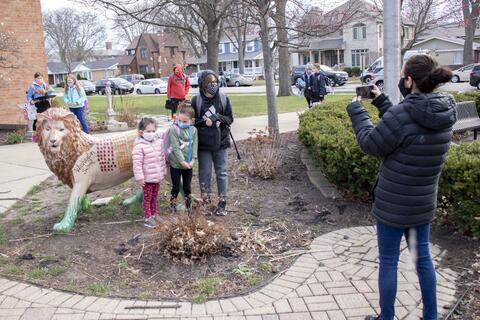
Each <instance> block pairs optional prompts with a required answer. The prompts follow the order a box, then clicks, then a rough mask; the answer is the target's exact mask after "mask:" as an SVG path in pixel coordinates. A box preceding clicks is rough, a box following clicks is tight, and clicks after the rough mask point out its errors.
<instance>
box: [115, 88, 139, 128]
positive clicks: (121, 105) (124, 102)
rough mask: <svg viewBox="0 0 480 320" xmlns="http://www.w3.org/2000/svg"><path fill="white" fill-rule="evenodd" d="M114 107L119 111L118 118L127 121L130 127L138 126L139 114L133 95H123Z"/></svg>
mask: <svg viewBox="0 0 480 320" xmlns="http://www.w3.org/2000/svg"><path fill="white" fill-rule="evenodd" d="M114 109H115V110H116V112H117V120H118V121H120V122H126V123H127V125H128V127H129V128H133V127H136V126H137V114H136V113H135V112H134V110H135V106H134V101H133V99H132V98H131V97H124V96H121V97H120V99H119V100H117V101H116V104H115V106H114Z"/></svg>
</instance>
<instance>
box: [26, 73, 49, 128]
mask: <svg viewBox="0 0 480 320" xmlns="http://www.w3.org/2000/svg"><path fill="white" fill-rule="evenodd" d="M33 78H34V81H33V83H32V84H31V85H30V87H28V90H27V101H28V104H30V105H32V106H33V105H34V106H35V108H36V112H37V113H42V112H45V111H47V109H48V108H50V101H48V100H47V99H44V100H36V99H38V98H40V97H44V96H45V95H46V94H47V93H48V92H49V91H51V88H50V87H49V86H48V84H47V83H46V82H45V81H44V80H43V74H42V73H41V72H35V74H34V76H33ZM36 129H37V120H36V119H35V120H34V121H33V131H35V130H36Z"/></svg>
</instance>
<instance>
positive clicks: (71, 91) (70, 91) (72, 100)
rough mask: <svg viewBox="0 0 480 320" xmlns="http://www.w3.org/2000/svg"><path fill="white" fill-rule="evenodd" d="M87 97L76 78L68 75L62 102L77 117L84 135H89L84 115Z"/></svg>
mask: <svg viewBox="0 0 480 320" xmlns="http://www.w3.org/2000/svg"><path fill="white" fill-rule="evenodd" d="M86 100H87V95H86V94H85V90H84V89H83V88H82V86H81V85H80V83H79V82H78V81H77V77H75V75H73V74H69V75H68V77H67V81H66V83H65V93H64V95H63V101H64V102H65V103H66V104H67V106H68V107H69V108H70V111H71V112H72V113H73V114H74V115H75V116H76V117H77V119H78V121H80V124H81V125H82V130H83V132H85V133H89V132H90V130H89V128H88V123H87V117H86V115H85V102H86Z"/></svg>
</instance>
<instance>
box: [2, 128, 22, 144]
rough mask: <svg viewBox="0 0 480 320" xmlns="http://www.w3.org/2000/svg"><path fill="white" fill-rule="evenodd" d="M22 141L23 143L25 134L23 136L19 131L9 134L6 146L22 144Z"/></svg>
mask: <svg viewBox="0 0 480 320" xmlns="http://www.w3.org/2000/svg"><path fill="white" fill-rule="evenodd" d="M22 141H23V134H21V133H20V132H18V131H13V132H9V133H8V134H7V140H6V144H18V143H22Z"/></svg>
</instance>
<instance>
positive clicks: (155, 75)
mask: <svg viewBox="0 0 480 320" xmlns="http://www.w3.org/2000/svg"><path fill="white" fill-rule="evenodd" d="M143 76H144V77H145V79H153V78H156V77H157V74H156V73H144V74H143Z"/></svg>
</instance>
